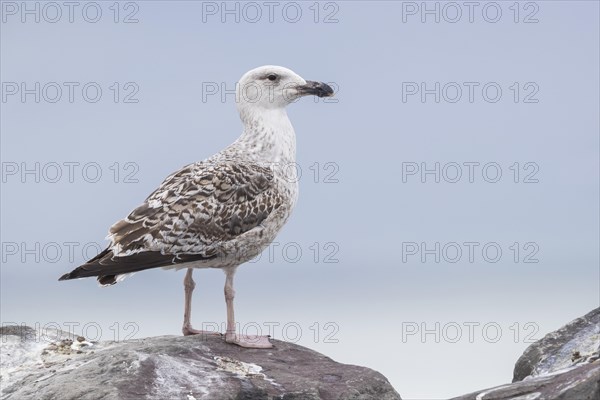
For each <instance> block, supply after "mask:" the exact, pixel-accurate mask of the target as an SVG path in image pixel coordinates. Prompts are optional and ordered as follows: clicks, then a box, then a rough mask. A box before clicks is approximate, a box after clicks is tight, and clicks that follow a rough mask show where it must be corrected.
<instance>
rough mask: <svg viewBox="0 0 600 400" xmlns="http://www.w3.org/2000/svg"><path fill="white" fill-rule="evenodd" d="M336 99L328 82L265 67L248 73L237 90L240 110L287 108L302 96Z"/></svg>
mask: <svg viewBox="0 0 600 400" xmlns="http://www.w3.org/2000/svg"><path fill="white" fill-rule="evenodd" d="M307 95H313V96H319V97H329V96H333V89H331V87H330V86H329V85H327V84H325V83H322V82H313V81H307V80H304V78H302V77H301V76H300V75H298V74H296V73H295V72H294V71H292V70H289V69H287V68H284V67H278V66H275V65H265V66H262V67H258V68H255V69H253V70H250V71H248V72H246V73H245V74H244V75H243V76H242V77H241V79H240V81H239V82H238V84H237V87H236V100H237V104H238V108H244V109H245V108H247V107H252V108H263V109H277V108H284V107H285V106H287V105H288V104H290V103H293V102H294V101H296V100H297V99H298V98H300V97H302V96H307Z"/></svg>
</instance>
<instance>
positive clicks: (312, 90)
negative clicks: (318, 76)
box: [298, 81, 333, 97]
mask: <svg viewBox="0 0 600 400" xmlns="http://www.w3.org/2000/svg"><path fill="white" fill-rule="evenodd" d="M298 92H299V93H300V94H301V95H303V96H305V95H308V94H312V95H314V96H319V97H331V96H333V89H332V88H331V86H329V85H328V84H326V83H323V82H314V81H306V85H300V86H298Z"/></svg>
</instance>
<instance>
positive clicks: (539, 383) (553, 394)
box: [452, 308, 600, 400]
mask: <svg viewBox="0 0 600 400" xmlns="http://www.w3.org/2000/svg"><path fill="white" fill-rule="evenodd" d="M599 350H600V308H597V309H595V310H593V311H591V312H589V313H588V314H586V315H584V316H583V317H581V318H577V319H576V320H574V321H572V322H570V323H568V324H567V325H565V326H563V327H562V328H560V329H559V330H557V331H555V332H552V333H549V334H547V335H546V336H544V337H543V338H542V339H540V340H538V341H537V342H535V343H533V344H532V345H531V346H529V347H528V348H527V349H526V350H525V352H524V353H523V355H522V356H521V357H520V358H519V360H518V361H517V363H516V365H515V369H514V379H513V383H511V384H507V385H502V386H498V387H495V388H491V389H486V390H481V391H477V392H474V393H470V394H467V395H464V396H460V397H455V398H454V399H452V400H509V399H510V400H599V399H600V360H599V359H598V358H599V357H598V354H599Z"/></svg>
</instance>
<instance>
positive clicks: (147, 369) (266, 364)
mask: <svg viewBox="0 0 600 400" xmlns="http://www.w3.org/2000/svg"><path fill="white" fill-rule="evenodd" d="M0 336H1V339H2V349H1V350H2V354H3V357H2V361H1V364H0V369H1V370H2V374H1V375H0V380H1V382H0V387H1V388H2V392H1V393H0V396H1V398H2V399H3V400H17V399H18V400H24V399H61V400H69V399H78V400H79V399H81V400H86V399H100V398H101V399H103V400H111V399H160V400H164V399H173V400H175V399H182V400H201V399H209V400H221V399H228V400H229V399H231V400H274V399H277V400H321V399H322V400H329V399H332V400H333V399H336V400H345V399H353V400H397V399H400V396H399V395H398V393H397V392H396V391H395V390H394V389H393V388H392V386H391V385H390V383H389V382H388V381H387V379H386V378H385V377H384V376H383V375H381V374H380V373H378V372H376V371H373V370H371V369H368V368H365V367H358V366H354V365H344V364H340V363H337V362H335V361H333V360H331V359H330V358H328V357H326V356H324V355H322V354H319V353H317V352H314V351H312V350H309V349H307V348H304V347H301V346H298V345H294V344H291V343H286V342H281V341H278V340H272V343H273V344H274V346H275V347H274V348H273V349H267V350H259V349H243V348H240V347H237V346H234V345H230V344H227V343H225V342H224V340H223V339H222V338H221V337H220V336H202V337H200V336H187V337H181V336H159V337H153V338H146V339H140V340H131V341H124V342H99V343H92V342H89V341H87V340H85V338H83V339H84V340H78V339H79V338H78V337H77V336H74V335H69V334H67V333H65V332H62V333H61V332H54V335H53V336H52V337H53V339H51V340H50V341H48V340H45V341H42V340H41V338H40V335H37V334H36V332H35V331H34V330H33V329H31V328H28V327H23V328H21V327H4V328H0ZM81 344H85V346H81ZM43 353H45V354H43Z"/></svg>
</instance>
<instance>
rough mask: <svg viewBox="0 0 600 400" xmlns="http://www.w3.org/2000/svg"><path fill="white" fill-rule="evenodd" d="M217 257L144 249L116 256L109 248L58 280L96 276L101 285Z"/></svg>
mask: <svg viewBox="0 0 600 400" xmlns="http://www.w3.org/2000/svg"><path fill="white" fill-rule="evenodd" d="M215 257H216V256H215V255H213V256H207V255H202V254H180V255H173V254H162V253H161V252H159V251H144V252H139V253H135V254H131V255H128V256H115V255H114V254H113V252H112V250H110V249H109V248H107V249H105V250H104V251H103V252H101V253H100V254H98V255H97V256H96V257H94V258H92V259H91V260H89V261H88V262H87V263H85V264H83V265H81V266H79V267H77V268H75V269H74V270H73V271H71V272H69V273H66V274H64V275H63V276H61V277H60V278H59V279H58V280H59V281H66V280H70V279H78V278H88V277H92V276H96V277H97V279H98V282H99V283H100V285H103V286H106V285H113V284H115V283H117V282H119V281H120V280H121V279H122V278H123V277H124V276H123V275H126V274H131V273H134V272H139V271H143V270H146V269H151V268H158V267H165V266H170V265H173V264H178V263H185V262H191V261H200V260H209V259H213V258H215Z"/></svg>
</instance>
